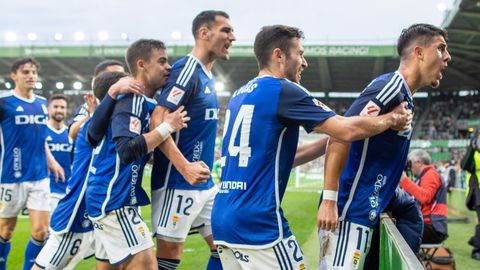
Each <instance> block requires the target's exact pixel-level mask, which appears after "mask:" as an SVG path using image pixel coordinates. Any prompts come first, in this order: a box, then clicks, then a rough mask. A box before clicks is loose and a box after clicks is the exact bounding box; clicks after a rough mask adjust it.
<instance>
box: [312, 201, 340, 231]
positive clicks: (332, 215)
mask: <svg viewBox="0 0 480 270" xmlns="http://www.w3.org/2000/svg"><path fill="white" fill-rule="evenodd" d="M337 225H338V208H337V202H336V201H332V200H322V203H321V204H320V208H318V214H317V226H318V228H319V229H322V230H328V231H332V232H333V231H335V229H336V228H337Z"/></svg>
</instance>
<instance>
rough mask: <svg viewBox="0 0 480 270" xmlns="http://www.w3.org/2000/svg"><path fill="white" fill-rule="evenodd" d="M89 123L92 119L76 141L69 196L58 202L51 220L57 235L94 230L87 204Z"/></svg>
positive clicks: (84, 124)
mask: <svg viewBox="0 0 480 270" xmlns="http://www.w3.org/2000/svg"><path fill="white" fill-rule="evenodd" d="M88 123H90V119H88V120H87V121H86V122H85V123H83V124H82V126H81V127H80V131H79V132H78V136H77V140H75V150H74V151H75V155H74V158H73V164H72V175H71V177H70V179H69V180H68V182H67V183H68V186H67V194H66V195H65V197H63V198H62V199H61V200H60V201H59V202H58V205H57V207H56V208H55V210H54V212H53V213H52V217H51V220H50V227H51V229H52V230H53V231H54V232H57V233H65V232H69V231H72V232H78V233H83V232H88V231H92V230H93V227H92V224H91V222H90V220H89V219H88V215H87V209H86V204H85V191H86V189H87V175H88V168H89V166H90V162H91V159H92V151H93V149H92V147H91V146H90V144H89V143H88V142H87V140H86V137H87V130H88V128H87V127H88Z"/></svg>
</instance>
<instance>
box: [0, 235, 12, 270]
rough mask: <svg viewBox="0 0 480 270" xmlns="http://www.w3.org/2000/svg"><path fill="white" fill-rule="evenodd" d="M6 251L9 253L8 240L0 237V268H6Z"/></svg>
mask: <svg viewBox="0 0 480 270" xmlns="http://www.w3.org/2000/svg"><path fill="white" fill-rule="evenodd" d="M8 253H10V240H5V239H3V238H2V237H0V270H5V269H7V259H8Z"/></svg>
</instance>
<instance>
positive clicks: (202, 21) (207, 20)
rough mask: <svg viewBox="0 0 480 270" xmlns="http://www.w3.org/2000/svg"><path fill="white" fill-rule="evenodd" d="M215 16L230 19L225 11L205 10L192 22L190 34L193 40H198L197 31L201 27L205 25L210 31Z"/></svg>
mask: <svg viewBox="0 0 480 270" xmlns="http://www.w3.org/2000/svg"><path fill="white" fill-rule="evenodd" d="M216 16H222V17H225V18H227V19H230V17H229V16H228V14H227V13H226V12H225V11H221V10H205V11H202V12H200V13H199V14H198V15H197V16H196V17H195V18H194V19H193V22H192V34H193V37H194V38H195V39H197V38H198V29H200V28H201V27H202V26H204V25H207V27H208V28H209V29H210V27H211V26H212V24H213V23H214V22H215V17H216Z"/></svg>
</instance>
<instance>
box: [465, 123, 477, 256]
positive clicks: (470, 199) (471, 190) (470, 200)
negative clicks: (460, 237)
mask: <svg viewBox="0 0 480 270" xmlns="http://www.w3.org/2000/svg"><path fill="white" fill-rule="evenodd" d="M478 139H479V134H478V131H477V132H476V134H475V136H474V137H473V139H472V140H471V141H470V146H469V148H468V151H467V154H465V157H464V158H463V160H462V169H463V170H465V171H467V172H469V173H470V175H471V176H470V179H468V189H467V199H466V201H465V204H466V205H467V208H468V209H470V210H472V211H476V212H477V218H478V223H477V226H476V227H475V234H474V235H473V236H472V237H471V238H470V240H469V241H468V244H470V245H471V246H473V250H472V258H473V259H475V260H480V190H479V188H478V178H479V177H480V145H479V140H478Z"/></svg>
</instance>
